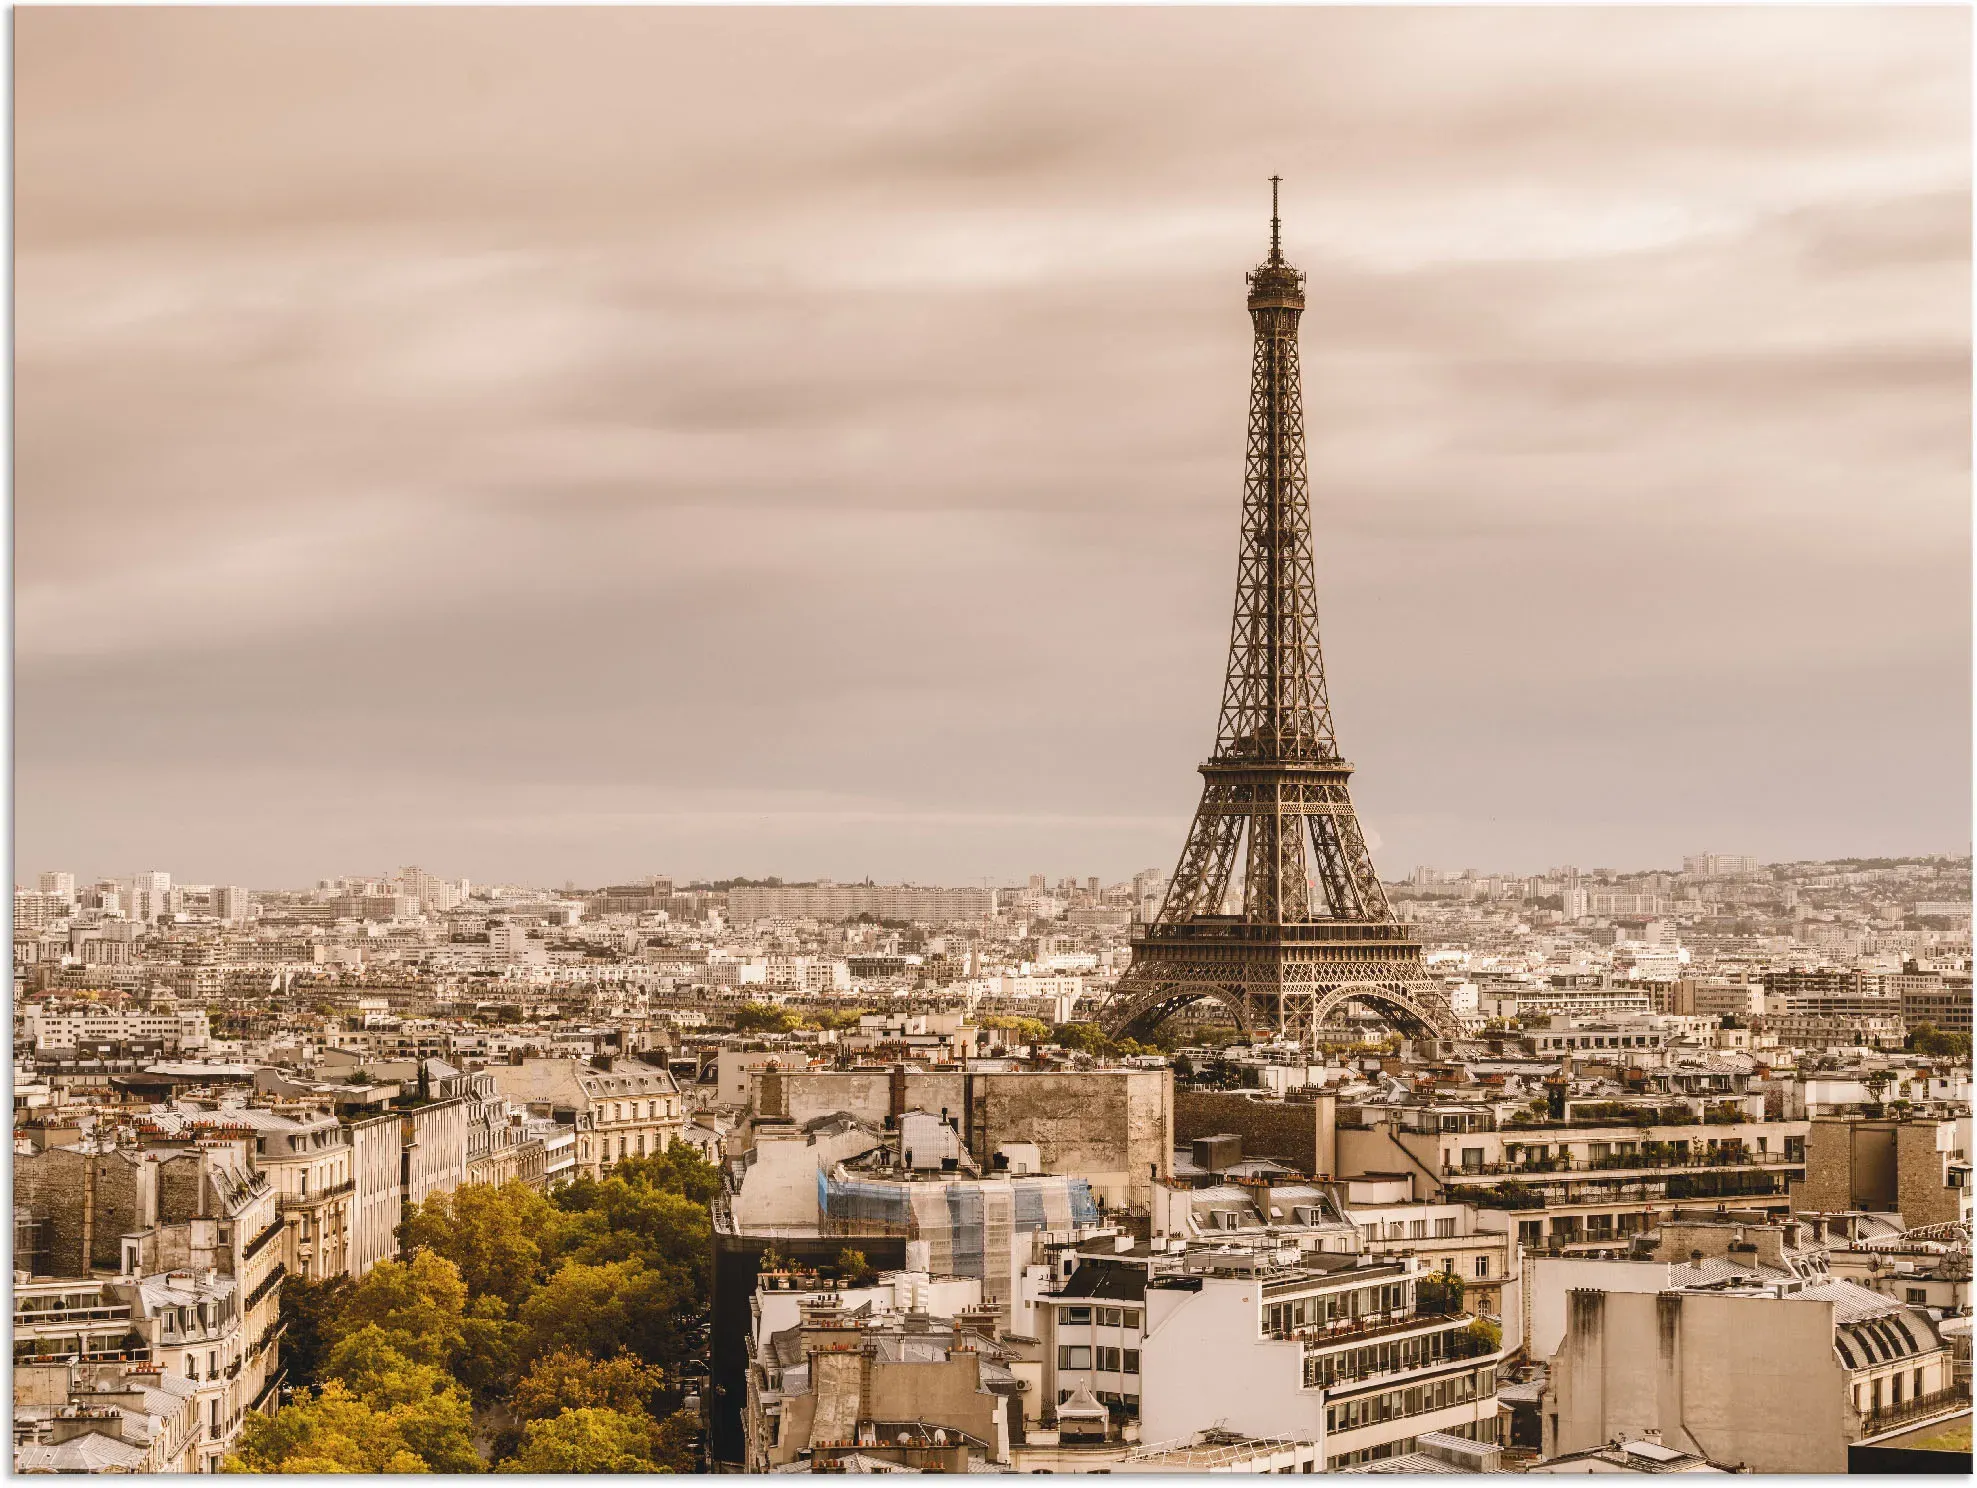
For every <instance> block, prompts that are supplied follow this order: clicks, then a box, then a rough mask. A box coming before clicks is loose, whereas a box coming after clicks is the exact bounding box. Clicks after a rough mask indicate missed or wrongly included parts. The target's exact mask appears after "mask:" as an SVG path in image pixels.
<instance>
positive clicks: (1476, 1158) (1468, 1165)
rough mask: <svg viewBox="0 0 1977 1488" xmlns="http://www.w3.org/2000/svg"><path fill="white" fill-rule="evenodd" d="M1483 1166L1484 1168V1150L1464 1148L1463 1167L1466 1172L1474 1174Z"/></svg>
mask: <svg viewBox="0 0 1977 1488" xmlns="http://www.w3.org/2000/svg"><path fill="white" fill-rule="evenodd" d="M1482 1166H1483V1149H1482V1148H1480V1147H1464V1148H1463V1149H1462V1167H1463V1170H1464V1171H1465V1172H1470V1173H1473V1172H1475V1171H1476V1170H1477V1169H1479V1168H1481V1167H1482Z"/></svg>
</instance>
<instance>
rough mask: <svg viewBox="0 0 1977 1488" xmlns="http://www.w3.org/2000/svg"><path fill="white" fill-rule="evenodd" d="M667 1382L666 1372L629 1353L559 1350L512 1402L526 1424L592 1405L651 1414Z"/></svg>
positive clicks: (524, 1381) (520, 1386)
mask: <svg viewBox="0 0 1977 1488" xmlns="http://www.w3.org/2000/svg"><path fill="white" fill-rule="evenodd" d="M665 1382H666V1375H665V1372H664V1371H663V1370H659V1369H654V1368H653V1367H652V1366H650V1365H648V1364H644V1363H641V1362H640V1361H639V1360H638V1359H637V1358H636V1357H634V1356H633V1355H631V1354H628V1353H618V1354H614V1355H612V1356H611V1357H610V1358H608V1359H593V1358H589V1357H587V1356H586V1355H583V1354H579V1353H576V1352H574V1351H572V1350H570V1349H558V1350H556V1352H554V1353H552V1354H547V1355H545V1356H544V1357H542V1358H540V1359H538V1360H536V1361H535V1364H534V1365H533V1366H532V1367H531V1368H530V1370H529V1372H528V1373H527V1374H525V1375H523V1376H522V1380H521V1383H520V1384H518V1385H517V1386H516V1387H515V1394H514V1399H513V1400H512V1402H511V1404H512V1407H513V1409H514V1412H515V1414H516V1415H517V1416H520V1417H521V1418H522V1419H523V1420H525V1421H546V1420H549V1419H550V1418H552V1417H554V1416H556V1415H559V1414H560V1413H562V1412H563V1411H566V1410H581V1409H583V1408H584V1407H586V1406H592V1407H596V1408H598V1409H600V1410H613V1411H621V1412H625V1413H630V1412H632V1411H642V1410H645V1409H646V1408H647V1406H648V1405H649V1404H650V1402H651V1400H652V1397H653V1396H654V1395H656V1394H657V1393H658V1392H659V1391H660V1389H662V1388H663V1387H664V1385H665Z"/></svg>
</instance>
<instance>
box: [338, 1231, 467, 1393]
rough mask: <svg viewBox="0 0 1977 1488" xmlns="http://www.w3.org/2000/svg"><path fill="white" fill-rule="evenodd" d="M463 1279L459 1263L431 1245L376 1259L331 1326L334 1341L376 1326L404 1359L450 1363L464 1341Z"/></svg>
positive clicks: (438, 1363) (464, 1299) (464, 1304)
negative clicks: (405, 1255)
mask: <svg viewBox="0 0 1977 1488" xmlns="http://www.w3.org/2000/svg"><path fill="white" fill-rule="evenodd" d="M466 1307H467V1284H466V1283H465V1282H463V1281H462V1280H461V1279H460V1268H459V1267H458V1266H455V1265H454V1264H453V1262H451V1261H449V1260H447V1259H446V1258H445V1257H444V1256H439V1255H434V1254H433V1253H432V1252H431V1251H429V1250H419V1251H414V1252H413V1253H412V1257H411V1259H410V1260H406V1261H380V1262H378V1264H377V1265H375V1266H373V1267H372V1268H371V1270H370V1272H369V1273H368V1274H367V1275H366V1276H365V1277H364V1279H363V1280H362V1281H360V1282H358V1283H357V1285H356V1287H355V1288H353V1289H352V1291H351V1293H350V1296H349V1298H348V1300H347V1301H346V1302H345V1304H344V1306H343V1308H342V1310H341V1311H340V1312H339V1314H338V1316H337V1318H336V1321H335V1323H334V1324H333V1325H332V1326H331V1328H330V1330H329V1337H330V1339H331V1342H332V1344H334V1343H337V1342H341V1341H342V1340H343V1339H344V1338H347V1337H349V1336H350V1335H351V1334H353V1333H356V1332H358V1331H360V1330H361V1329H363V1328H365V1327H366V1326H369V1325H375V1326H376V1327H378V1328H379V1329H381V1330H382V1331H383V1332H384V1333H385V1334H386V1335H387V1341H388V1342H389V1343H390V1345H391V1346H392V1347H393V1348H396V1349H397V1350H398V1351H399V1352H400V1353H402V1354H404V1355H405V1357H406V1358H408V1359H411V1360H413V1361H414V1362H416V1363H421V1364H436V1365H439V1366H440V1367H442V1368H445V1367H447V1366H449V1365H450V1364H451V1363H452V1362H453V1360H454V1358H455V1357H456V1356H457V1355H458V1354H459V1352H460V1349H461V1347H462V1345H463V1344H464V1343H465V1341H466V1336H465V1330H464V1328H463V1326H462V1323H463V1319H464V1316H465V1313H466Z"/></svg>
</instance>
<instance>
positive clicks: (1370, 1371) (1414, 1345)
mask: <svg viewBox="0 0 1977 1488" xmlns="http://www.w3.org/2000/svg"><path fill="white" fill-rule="evenodd" d="M1452 1336H1453V1330H1450V1329H1442V1330H1440V1331H1438V1332H1434V1333H1417V1334H1416V1335H1415V1336H1414V1337H1412V1338H1402V1339H1397V1340H1395V1341H1393V1342H1390V1343H1372V1344H1367V1345H1366V1346H1365V1347H1363V1348H1352V1349H1335V1350H1332V1351H1330V1352H1328V1353H1322V1354H1310V1355H1307V1356H1306V1357H1305V1360H1304V1384H1305V1388H1306V1389H1312V1388H1315V1387H1317V1386H1321V1385H1323V1386H1329V1385H1335V1384H1337V1383H1338V1382H1339V1381H1341V1380H1356V1379H1370V1378H1371V1377H1372V1376H1374V1375H1378V1374H1398V1373H1400V1372H1401V1371H1403V1370H1408V1369H1424V1368H1426V1367H1427V1366H1429V1365H1431V1364H1434V1363H1436V1362H1438V1361H1439V1360H1442V1359H1446V1358H1447V1357H1448V1352H1449V1341H1450V1338H1451V1337H1452Z"/></svg>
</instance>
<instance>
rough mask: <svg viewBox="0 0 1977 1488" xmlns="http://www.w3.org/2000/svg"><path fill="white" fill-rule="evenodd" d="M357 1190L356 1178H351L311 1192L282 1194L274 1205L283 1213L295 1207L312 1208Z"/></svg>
mask: <svg viewBox="0 0 1977 1488" xmlns="http://www.w3.org/2000/svg"><path fill="white" fill-rule="evenodd" d="M356 1191H357V1180H356V1179H354V1178H352V1179H350V1180H349V1181H348V1182H346V1183H339V1184H337V1185H336V1186H335V1187H334V1188H324V1189H319V1190H317V1191H316V1192H315V1193H312V1194H282V1195H280V1196H279V1197H277V1198H276V1200H275V1206H276V1207H277V1208H278V1209H280V1210H282V1211H283V1212H284V1213H286V1212H289V1211H291V1210H296V1209H314V1208H316V1207H317V1206H318V1205H320V1204H323V1203H325V1202H327V1201H328V1200H330V1199H335V1198H341V1197H342V1196H343V1195H344V1194H347V1193H355V1192H356Z"/></svg>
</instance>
